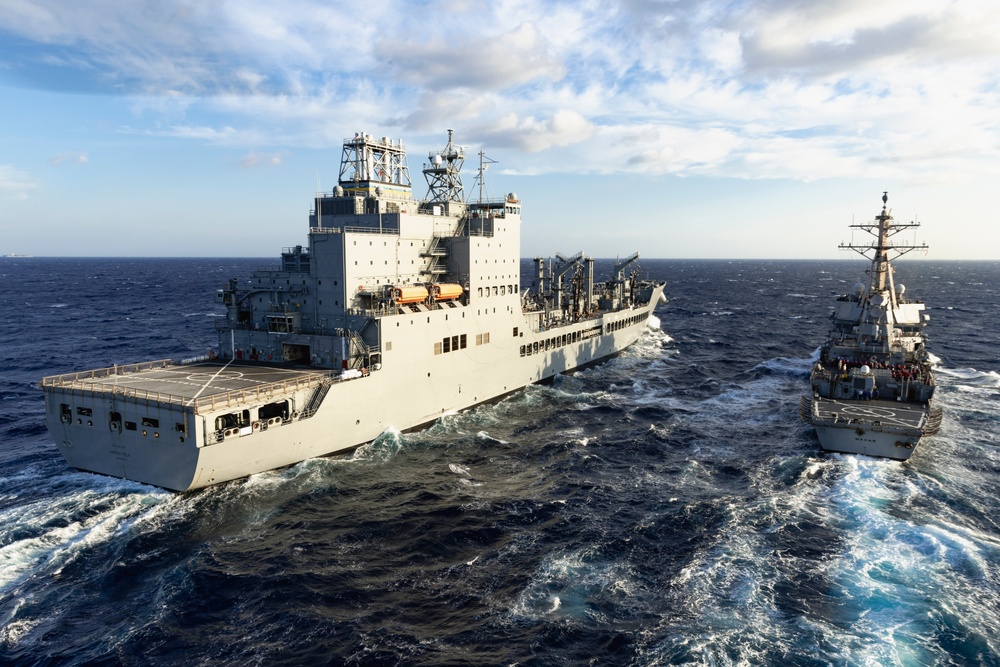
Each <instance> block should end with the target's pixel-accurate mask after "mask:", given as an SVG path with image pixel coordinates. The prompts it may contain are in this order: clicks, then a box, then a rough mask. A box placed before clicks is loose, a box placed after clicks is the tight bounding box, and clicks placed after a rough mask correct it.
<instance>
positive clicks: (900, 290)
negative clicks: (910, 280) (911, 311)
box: [896, 283, 906, 296]
mask: <svg viewBox="0 0 1000 667" xmlns="http://www.w3.org/2000/svg"><path fill="white" fill-rule="evenodd" d="M905 291H906V285H904V284H903V283H900V284H898V285H896V294H898V295H899V296H903V292H905Z"/></svg>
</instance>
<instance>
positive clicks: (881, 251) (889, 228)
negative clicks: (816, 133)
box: [838, 192, 927, 306]
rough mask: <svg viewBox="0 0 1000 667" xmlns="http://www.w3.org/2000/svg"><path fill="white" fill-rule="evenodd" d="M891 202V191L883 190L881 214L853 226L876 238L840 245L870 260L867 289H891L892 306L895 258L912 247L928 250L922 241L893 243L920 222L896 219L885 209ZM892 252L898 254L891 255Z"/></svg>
mask: <svg viewBox="0 0 1000 667" xmlns="http://www.w3.org/2000/svg"><path fill="white" fill-rule="evenodd" d="M888 202H889V193H888V192H883V193H882V213H880V214H879V215H877V216H875V220H874V221H872V222H862V223H859V224H855V225H851V227H852V228H854V229H861V230H864V231H866V232H868V233H869V234H871V235H872V236H874V237H875V240H874V241H872V242H870V243H868V244H855V243H854V242H853V241H852V242H851V243H841V244H840V246H838V247H839V248H840V249H841V250H853V251H855V252H856V253H858V254H859V255H861V256H862V257H865V258H867V259H870V260H871V262H872V265H871V268H869V269H868V271H867V273H868V277H869V284H868V292H869V294H884V293H885V292H889V295H890V299H891V300H892V305H893V306H895V305H896V302H897V298H896V290H895V286H894V285H893V276H892V260H893V259H896V258H898V257H900V256H902V255H905V254H906V253H908V252H910V251H911V250H927V244H926V243H922V244H919V245H917V244H916V243H913V244H907V243H894V242H893V241H892V240H891V238H892V237H893V236H895V235H896V234H898V233H899V232H902V231H904V230H907V229H913V228H916V227H919V226H920V223H919V222H905V223H904V222H895V221H894V219H893V217H892V215H891V212H890V211H889V210H888V209H887V208H886V206H887V204H888ZM890 253H895V256H894V257H890Z"/></svg>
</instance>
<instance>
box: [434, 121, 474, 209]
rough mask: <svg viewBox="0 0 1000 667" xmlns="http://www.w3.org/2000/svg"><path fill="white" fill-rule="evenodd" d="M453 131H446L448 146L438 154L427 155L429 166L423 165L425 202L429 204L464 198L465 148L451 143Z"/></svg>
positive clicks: (456, 200) (458, 200) (457, 200)
mask: <svg viewBox="0 0 1000 667" xmlns="http://www.w3.org/2000/svg"><path fill="white" fill-rule="evenodd" d="M453 132H454V131H453V130H448V145H447V146H445V147H444V150H442V151H440V152H436V153H435V152H431V153H428V154H427V159H428V160H430V164H425V165H424V178H425V179H427V201H428V202H431V203H445V202H452V201H454V202H460V201H462V200H463V197H464V190H463V187H462V175H461V173H460V172H461V170H462V165H463V164H465V147H464V146H457V145H455V144H454V143H453V142H452V134H453Z"/></svg>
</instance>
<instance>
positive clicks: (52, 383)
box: [41, 359, 331, 412]
mask: <svg viewBox="0 0 1000 667" xmlns="http://www.w3.org/2000/svg"><path fill="white" fill-rule="evenodd" d="M170 366H176V364H175V363H173V361H171V360H170V359H161V360H159V361H146V362H143V363H141V364H128V365H125V366H113V367H111V368H100V369H97V370H93V371H83V372H80V373H67V374H65V375H51V376H49V377H46V378H42V382H41V385H42V388H46V387H52V388H59V389H70V390H71V391H86V392H94V393H112V394H119V395H121V396H126V397H129V398H134V399H136V400H141V401H152V402H155V403H165V404H173V405H181V406H184V407H190V406H193V407H194V408H195V412H198V411H200V410H201V409H202V408H209V409H211V410H215V409H216V408H220V407H229V406H231V405H233V404H234V403H235V404H237V405H240V404H243V403H246V402H248V401H256V400H260V399H262V398H266V397H271V396H273V395H274V394H277V393H287V392H289V391H297V390H299V389H302V388H304V387H308V386H311V385H313V384H316V383H318V382H321V381H322V380H324V379H328V378H330V377H331V376H330V375H329V374H326V373H311V374H309V375H307V376H305V377H296V378H293V379H290V380H278V381H276V382H269V383H267V384H262V385H258V386H256V387H252V388H245V389H232V390H230V391H227V392H223V393H218V394H209V395H207V396H201V397H197V398H188V397H185V396H177V395H176V394H167V393H163V392H159V391H149V390H146V389H137V388H135V387H126V386H123V385H120V384H111V383H106V382H91V380H96V379H101V378H107V377H116V376H119V375H125V374H128V373H137V372H140V371H144V370H155V369H159V368H167V367H170Z"/></svg>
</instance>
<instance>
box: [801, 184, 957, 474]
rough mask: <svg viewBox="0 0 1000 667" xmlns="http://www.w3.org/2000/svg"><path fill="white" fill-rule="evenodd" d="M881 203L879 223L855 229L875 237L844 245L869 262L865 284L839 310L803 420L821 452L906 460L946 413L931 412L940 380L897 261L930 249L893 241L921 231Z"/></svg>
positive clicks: (920, 310) (919, 310)
mask: <svg viewBox="0 0 1000 667" xmlns="http://www.w3.org/2000/svg"><path fill="white" fill-rule="evenodd" d="M887 204H888V193H883V195H882V212H881V213H880V214H879V215H878V216H876V217H875V220H874V222H867V223H861V224H855V225H851V226H852V227H853V228H856V229H861V230H863V231H865V232H867V233H869V234H871V235H872V236H873V237H874V240H872V241H871V242H870V243H867V244H861V245H856V244H854V243H848V244H841V246H840V248H841V249H844V250H853V251H856V252H858V253H860V254H861V255H863V256H864V257H866V258H868V259H870V260H871V267H870V268H869V270H868V272H867V273H868V281H867V284H866V283H863V282H859V283H857V284H856V285H855V286H854V290H853V292H852V293H851V294H847V295H845V296H841V297H839V298H838V299H837V301H836V302H835V305H834V312H833V315H832V320H833V326H832V329H831V331H830V337H829V340H827V342H826V343H825V344H824V345H823V347H822V348H821V349H820V358H819V361H818V362H817V363H816V365H815V367H814V368H813V370H812V373H811V375H810V378H809V382H810V386H811V390H812V391H811V395H810V396H806V397H803V398H802V404H801V415H802V419H803V420H804V421H806V422H808V423H810V424H812V425H813V426H815V427H816V434H817V436H818V437H819V442H820V446H821V447H822V448H823V449H824V450H826V451H831V452H843V453H850V454H866V455H869V456H880V457H886V458H891V459H897V460H905V459H907V458H909V456H910V454H912V453H913V450H914V448H915V447H916V446H917V443H918V442H920V439H921V437H923V436H925V435H932V434H934V433H936V432H937V430H938V428H939V427H940V424H941V409H940V408H939V407H938V406H936V405H934V404H933V396H934V386H935V385H934V373H933V369H932V368H931V362H930V360H929V358H928V354H927V349H926V345H925V339H924V334H923V330H924V326H925V325H926V324H927V320H928V315H927V314H926V313H925V312H924V304H923V303H921V302H919V301H912V300H909V299H907V298H905V297H904V296H903V294H904V292H905V287H904V286H903V285H902V284H900V285H896V284H895V280H894V275H893V267H892V263H891V260H892V259H894V258H895V257H899V256H900V255H903V254H906V253H908V252H910V251H912V250H918V249H921V250H923V249H926V248H927V246H926V244H921V245H916V244H907V243H899V242H895V241H893V240H892V237H893V236H895V235H896V234H898V233H899V232H901V231H904V230H906V229H912V228H915V227H919V226H920V225H919V223H916V222H910V223H897V222H896V221H895V220H894V219H893V217H892V215H890V212H889V210H888V209H887Z"/></svg>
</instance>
